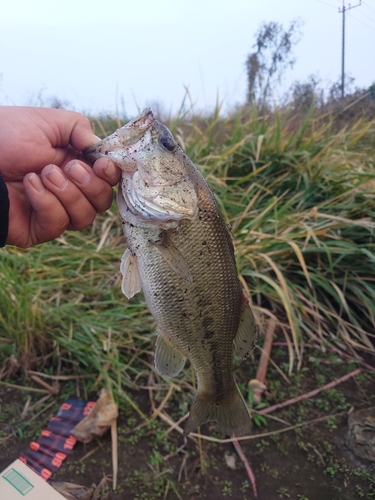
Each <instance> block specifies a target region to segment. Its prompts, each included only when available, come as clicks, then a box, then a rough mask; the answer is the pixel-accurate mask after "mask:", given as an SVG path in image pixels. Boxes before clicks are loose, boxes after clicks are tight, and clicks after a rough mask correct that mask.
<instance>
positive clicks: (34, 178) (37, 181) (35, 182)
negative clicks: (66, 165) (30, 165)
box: [25, 173, 46, 194]
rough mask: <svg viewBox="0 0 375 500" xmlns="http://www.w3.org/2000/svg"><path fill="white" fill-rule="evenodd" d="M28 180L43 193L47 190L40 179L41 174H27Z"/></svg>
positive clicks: (36, 189)
mask: <svg viewBox="0 0 375 500" xmlns="http://www.w3.org/2000/svg"><path fill="white" fill-rule="evenodd" d="M25 178H26V180H27V181H28V182H29V183H30V185H31V186H32V187H33V188H34V189H35V191H37V192H38V193H40V194H42V193H44V192H45V190H46V188H45V187H44V185H43V182H42V181H41V180H40V179H39V176H38V175H36V174H34V173H31V174H27V175H26V177H25Z"/></svg>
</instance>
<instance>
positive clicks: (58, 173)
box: [41, 165, 112, 230]
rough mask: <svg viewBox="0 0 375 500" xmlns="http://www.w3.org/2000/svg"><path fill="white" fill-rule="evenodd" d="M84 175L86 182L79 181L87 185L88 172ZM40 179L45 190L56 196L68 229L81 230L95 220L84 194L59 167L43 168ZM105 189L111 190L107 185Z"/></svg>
mask: <svg viewBox="0 0 375 500" xmlns="http://www.w3.org/2000/svg"><path fill="white" fill-rule="evenodd" d="M81 166H82V165H81ZM87 169H89V167H87ZM86 173H87V175H88V180H85V179H84V178H83V177H81V181H82V182H86V183H87V185H89V184H90V175H89V172H86ZM41 179H42V182H43V184H44V186H45V187H46V188H47V190H49V191H51V193H53V194H54V195H55V196H56V198H57V199H58V200H59V202H60V203H61V204H62V206H63V207H64V209H65V210H66V212H67V214H68V216H69V219H70V223H69V225H68V229H72V230H76V229H83V228H85V227H87V226H89V225H90V224H91V223H92V221H93V220H94V219H95V216H96V213H97V210H96V209H95V208H94V207H93V205H92V204H91V203H90V201H89V200H88V199H87V197H86V196H85V194H84V193H83V192H82V191H81V190H80V189H79V188H78V187H77V186H76V185H75V183H74V182H72V181H70V180H69V179H68V178H67V177H66V175H65V174H64V173H63V171H62V170H61V169H60V168H59V167H57V166H56V165H48V166H47V167H44V169H43V170H42V173H41ZM101 182H104V181H101ZM105 184H106V183H105ZM107 187H108V189H109V190H112V189H111V187H110V186H108V184H107Z"/></svg>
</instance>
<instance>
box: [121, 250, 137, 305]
mask: <svg viewBox="0 0 375 500" xmlns="http://www.w3.org/2000/svg"><path fill="white" fill-rule="evenodd" d="M120 271H121V273H122V283H121V290H122V293H123V294H124V295H125V296H126V297H127V298H128V299H131V298H132V297H133V296H134V295H135V294H136V293H138V292H140V291H141V289H142V281H141V276H140V274H139V270H138V264H137V258H136V257H135V256H134V255H133V254H132V253H131V251H130V250H129V249H128V248H127V249H126V250H125V253H124V255H123V256H122V258H121V264H120Z"/></svg>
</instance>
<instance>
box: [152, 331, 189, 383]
mask: <svg viewBox="0 0 375 500" xmlns="http://www.w3.org/2000/svg"><path fill="white" fill-rule="evenodd" d="M158 333H159V334H158V338H157V340H156V349H155V368H156V369H157V371H158V372H159V373H160V375H167V376H168V377H175V376H176V375H178V374H179V373H180V371H181V370H182V369H183V367H184V366H185V360H186V358H185V356H184V355H183V354H181V353H180V351H179V350H177V349H176V348H175V347H174V346H173V345H172V344H171V342H170V340H169V339H168V337H167V336H166V335H165V334H164V333H162V332H160V331H159V332H158Z"/></svg>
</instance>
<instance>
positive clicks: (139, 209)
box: [84, 108, 257, 436]
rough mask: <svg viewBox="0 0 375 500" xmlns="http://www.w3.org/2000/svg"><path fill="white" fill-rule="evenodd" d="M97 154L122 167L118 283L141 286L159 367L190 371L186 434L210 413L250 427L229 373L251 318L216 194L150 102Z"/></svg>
mask: <svg viewBox="0 0 375 500" xmlns="http://www.w3.org/2000/svg"><path fill="white" fill-rule="evenodd" d="M102 156H106V157H108V158H110V159H111V160H112V161H113V162H114V163H115V164H116V165H118V166H119V167H120V168H121V170H122V175H121V180H120V183H119V188H118V192H117V205H118V209H119V214H120V217H121V220H122V226H123V231H124V235H125V239H126V242H127V249H126V251H125V253H124V255H123V256H122V259H121V264H120V270H121V273H122V284H121V288H122V292H123V293H124V295H125V296H126V297H127V298H128V299H130V298H131V297H133V296H134V295H135V294H136V293H138V292H140V291H141V290H143V294H144V297H145V300H146V304H147V306H148V308H149V310H150V312H151V314H152V316H153V317H154V319H155V322H156V325H157V339H156V346H155V367H156V370H157V371H158V372H159V373H160V374H161V375H165V376H169V377H175V376H177V375H178V374H179V373H180V372H181V370H182V369H183V367H184V365H185V361H186V359H187V358H188V359H189V360H190V363H191V364H192V366H193V368H194V370H195V373H196V379H197V392H196V396H195V399H194V400H193V402H192V405H191V408H190V413H189V418H188V420H187V423H186V425H185V429H184V432H185V434H186V435H187V434H189V433H190V432H192V431H194V430H195V429H196V428H197V427H198V426H200V425H202V424H204V423H207V422H210V421H216V428H217V429H218V430H220V431H221V432H222V433H223V434H226V435H229V436H231V435H234V436H242V435H246V434H248V433H250V432H251V418H250V416H249V412H248V409H247V407H246V404H245V402H244V399H243V397H242V395H241V393H240V391H239V389H238V386H237V384H236V382H235V380H234V375H233V368H232V364H233V347H234V349H235V351H236V353H237V355H238V356H239V357H240V358H241V359H245V358H246V357H247V356H248V355H249V354H250V353H251V352H252V350H253V349H254V346H255V343H256V340H257V328H256V324H255V320H254V316H253V313H252V310H251V308H250V306H249V302H248V300H247V298H246V296H245V294H244V292H243V289H242V286H241V283H240V280H239V278H238V274H237V269H236V261H235V254H234V245H233V238H232V235H231V232H230V229H229V226H228V224H227V222H226V220H225V219H224V217H223V215H222V214H221V212H220V209H219V206H218V204H217V202H216V200H215V196H214V195H213V193H212V191H211V189H210V188H209V186H208V184H207V182H206V180H205V179H204V177H203V175H202V174H201V173H200V171H199V170H198V168H197V167H196V166H195V165H194V163H193V162H192V161H191V160H190V159H189V158H188V156H187V155H186V153H185V152H184V151H183V150H182V148H181V147H180V146H179V144H178V143H177V141H176V140H175V138H174V137H173V135H172V133H171V132H170V130H169V129H168V128H167V127H166V126H165V125H164V124H163V123H161V122H159V121H158V120H157V119H156V118H155V117H154V115H153V113H152V110H151V109H150V108H147V109H146V110H145V111H144V112H143V113H142V114H141V116H139V117H137V118H135V119H134V120H132V121H130V122H129V123H127V124H126V125H125V126H123V127H122V128H119V129H118V130H117V131H116V132H114V133H113V134H112V135H110V136H108V137H107V138H105V139H103V140H102V141H100V142H99V143H97V144H94V145H93V146H91V147H90V148H88V149H87V150H85V151H84V157H85V158H86V159H87V160H88V161H90V162H92V163H93V162H94V161H96V160H97V159H98V158H100V157H102Z"/></svg>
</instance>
